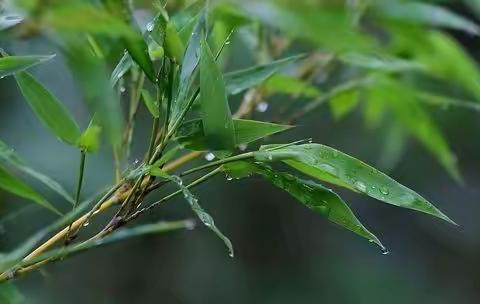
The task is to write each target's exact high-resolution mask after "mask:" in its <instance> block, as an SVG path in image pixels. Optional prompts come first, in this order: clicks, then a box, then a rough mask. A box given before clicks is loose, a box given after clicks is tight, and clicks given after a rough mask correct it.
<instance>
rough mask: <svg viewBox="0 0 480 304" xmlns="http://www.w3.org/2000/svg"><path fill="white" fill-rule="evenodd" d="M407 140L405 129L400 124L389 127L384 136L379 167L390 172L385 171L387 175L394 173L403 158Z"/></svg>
mask: <svg viewBox="0 0 480 304" xmlns="http://www.w3.org/2000/svg"><path fill="white" fill-rule="evenodd" d="M407 138H408V137H407V132H406V131H405V128H403V126H401V125H399V124H398V123H393V124H392V125H391V126H389V127H387V128H386V130H385V133H384V136H383V147H382V149H381V151H380V153H379V154H380V155H379V160H378V162H377V167H378V168H381V169H383V170H388V171H385V172H386V173H389V172H391V171H393V169H394V168H395V167H396V166H397V165H398V163H399V162H400V160H401V158H402V156H403V152H404V151H405V148H406V141H407Z"/></svg>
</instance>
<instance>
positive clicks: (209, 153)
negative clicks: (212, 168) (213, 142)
mask: <svg viewBox="0 0 480 304" xmlns="http://www.w3.org/2000/svg"><path fill="white" fill-rule="evenodd" d="M205 159H206V160H207V161H212V160H214V159H215V155H213V153H212V152H208V153H207V154H205Z"/></svg>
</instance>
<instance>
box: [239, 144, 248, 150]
mask: <svg viewBox="0 0 480 304" xmlns="http://www.w3.org/2000/svg"><path fill="white" fill-rule="evenodd" d="M247 148H248V146H247V145H246V144H240V145H238V149H240V151H245V150H247Z"/></svg>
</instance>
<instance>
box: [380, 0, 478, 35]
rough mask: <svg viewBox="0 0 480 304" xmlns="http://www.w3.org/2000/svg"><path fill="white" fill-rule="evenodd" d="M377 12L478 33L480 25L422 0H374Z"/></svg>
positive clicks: (387, 15)
mask: <svg viewBox="0 0 480 304" xmlns="http://www.w3.org/2000/svg"><path fill="white" fill-rule="evenodd" d="M375 6H376V8H377V9H378V10H379V13H380V14H381V15H382V16H384V17H388V18H391V19H394V20H399V21H406V22H412V23H418V24H426V25H431V26H440V27H447V28H451V29H456V30H461V31H465V32H467V33H469V34H473V35H478V34H479V33H480V27H479V26H478V25H477V24H475V23H474V22H472V21H470V20H468V19H467V18H465V17H463V16H461V15H459V14H456V13H454V12H452V11H450V10H448V9H447V8H445V7H441V6H438V5H434V4H431V3H422V2H413V1H412V2H402V1H376V5H375Z"/></svg>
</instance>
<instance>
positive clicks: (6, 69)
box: [0, 55, 55, 79]
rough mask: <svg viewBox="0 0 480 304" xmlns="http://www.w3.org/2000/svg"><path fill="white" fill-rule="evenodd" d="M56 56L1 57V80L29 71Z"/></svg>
mask: <svg viewBox="0 0 480 304" xmlns="http://www.w3.org/2000/svg"><path fill="white" fill-rule="evenodd" d="M53 57H55V55H50V56H43V55H30V56H7V57H0V79H1V78H3V77H5V76H9V75H13V74H14V73H16V72H21V71H24V70H26V69H29V68H31V67H33V66H35V65H37V64H40V63H43V62H46V61H49V60H50V59H52V58H53Z"/></svg>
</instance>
